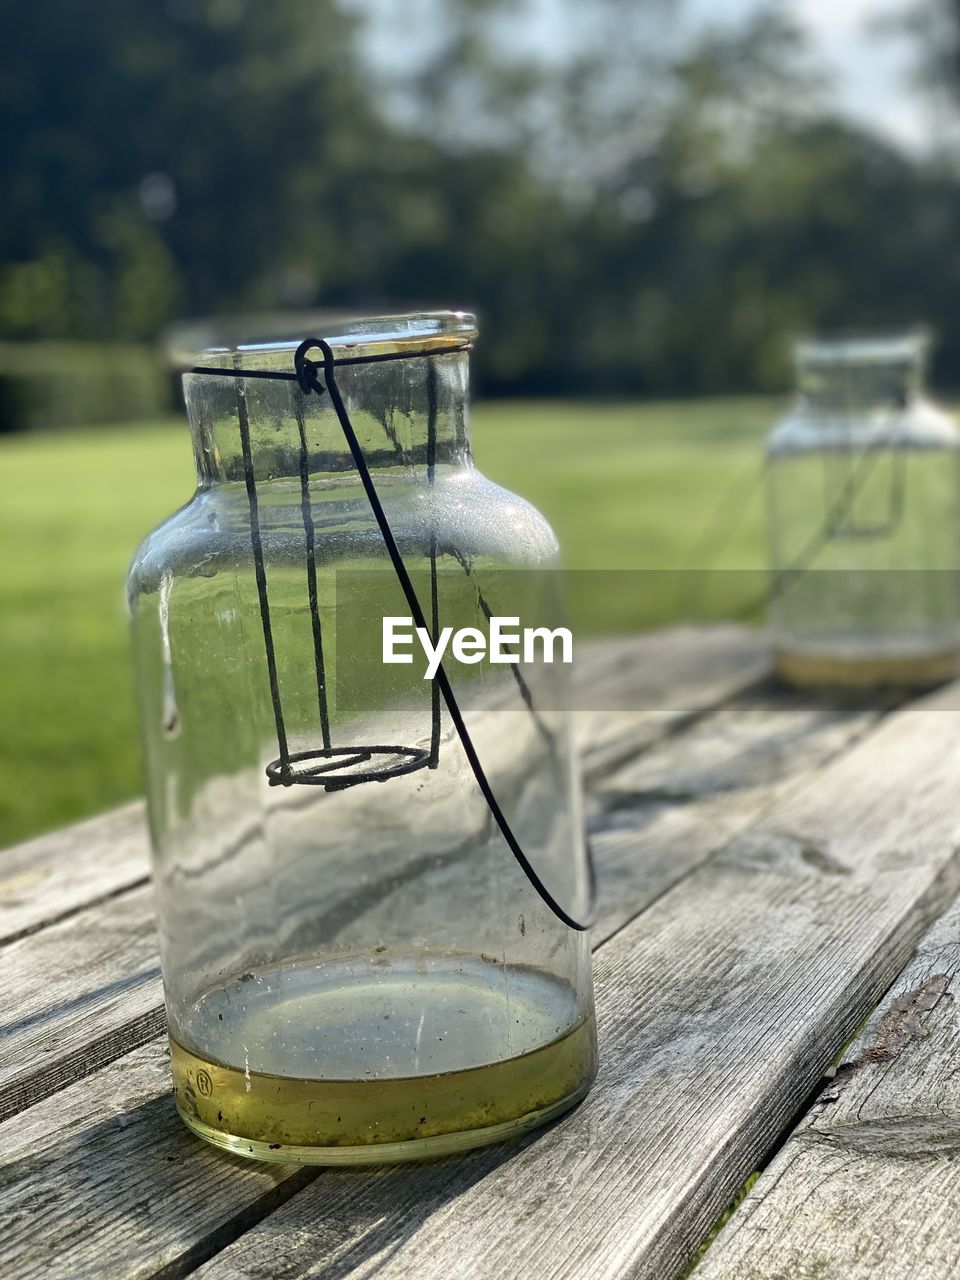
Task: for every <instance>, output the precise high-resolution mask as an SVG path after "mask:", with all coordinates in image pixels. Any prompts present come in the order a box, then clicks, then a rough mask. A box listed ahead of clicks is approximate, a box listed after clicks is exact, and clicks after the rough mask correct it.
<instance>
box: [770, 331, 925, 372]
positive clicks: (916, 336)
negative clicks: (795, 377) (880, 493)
mask: <svg viewBox="0 0 960 1280" xmlns="http://www.w3.org/2000/svg"><path fill="white" fill-rule="evenodd" d="M930 346H931V337H930V334H929V333H928V332H926V331H925V330H923V329H914V330H910V331H908V332H906V333H888V334H845V335H844V334H838V335H837V336H836V337H830V336H829V335H816V336H813V335H811V336H809V337H803V338H800V339H799V340H798V341H797V342H796V343H795V345H794V355H795V358H796V361H797V363H798V364H799V365H811V364H816V365H821V366H827V367H829V366H839V365H882V364H909V363H913V362H916V361H922V360H924V359H925V358H926V356H927V354H928V352H929V350H930Z"/></svg>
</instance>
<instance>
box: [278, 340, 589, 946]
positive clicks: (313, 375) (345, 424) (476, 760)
mask: <svg viewBox="0 0 960 1280" xmlns="http://www.w3.org/2000/svg"><path fill="white" fill-rule="evenodd" d="M314 350H316V351H320V352H321V353H322V355H323V377H324V381H323V382H321V381H320V376H319V370H320V364H319V363H318V362H317V361H314V360H309V359H308V358H307V354H308V352H310V351H314ZM335 365H336V358H335V356H334V354H333V350H332V349H331V347H330V344H329V343H328V342H325V341H324V340H323V339H322V338H307V339H305V340H304V341H303V342H301V343H300V346H299V347H298V348H297V351H296V354H295V356H294V367H295V369H296V375H297V381H298V382H299V384H300V389H301V391H303V393H304V395H309V394H310V393H311V392H313V393H314V394H316V395H318V396H322V395H323V394H324V393H325V392H326V393H328V394H329V396H330V402H331V404H332V405H333V408H334V412H335V413H336V415H337V419H338V421H339V423H340V429H341V430H342V431H343V435H344V438H345V440H346V442H347V447H348V448H349V450H350V453H351V455H352V457H353V461H354V465H355V466H356V468H357V472H358V474H359V476H360V482H361V484H362V485H363V489H364V492H365V494H366V496H367V501H368V502H369V504H370V509H371V511H372V512H373V515H374V519H375V520H376V522H377V525H378V527H379V529H380V534H381V537H382V538H383V542H384V545H385V546H386V548H387V554H388V555H389V556H390V561H391V563H392V565H393V571H394V573H395V574H396V576H397V581H398V582H399V583H400V587H401V590H402V591H403V594H404V597H405V598H406V601H407V607H408V608H409V610H410V613H411V615H412V617H413V620H414V622H415V624H416V625H417V626H418V627H421V628H422V629H423V630H424V631H427V632H429V631H430V627H429V625H428V623H427V618H426V615H425V613H424V611H423V608H422V607H421V604H420V600H419V597H418V596H417V592H416V588H415V587H414V585H413V581H412V580H411V578H410V575H409V573H408V572H407V567H406V565H405V564H404V562H403V556H402V555H401V554H400V548H399V547H398V545H397V540H396V538H395V537H394V536H393V530H392V529H391V528H390V521H389V520H388V519H387V514H386V512H385V511H384V509H383V504H382V503H381V501H380V496H379V494H378V493H377V487H376V485H375V484H374V482H373V477H372V475H371V474H370V468H369V467H368V466H367V460H366V458H365V457H364V456H363V449H362V448H361V446H360V441H359V440H358V439H357V435H356V432H355V431H354V429H353V424H352V423H351V421H350V415H349V413H348V412H347V407H346V405H345V404H344V402H343V397H342V396H341V394H340V388H339V387H338V386H337V380H336V376H335V375H334V367H335ZM434 679H435V681H436V684H437V685H439V687H440V692H441V694H442V695H443V700H444V702H445V703H446V706H447V711H448V712H449V714H450V719H451V720H452V721H453V725H454V728H455V729H456V731H457V737H458V738H459V739H460V743H461V745H462V747H463V751H464V754H465V755H466V757H467V761H468V762H469V765H470V768H471V771H472V772H473V776H474V778H475V779H476V783H477V786H478V787H479V788H480V791H481V794H482V795H483V798H484V800H485V801H486V803H487V807H488V808H489V810H490V812H491V814H492V815H493V818H494V821H495V822H496V824H497V826H498V827H499V829H500V834H501V835H502V836H503V838H504V840H505V841H506V842H507V846H508V848H509V849H510V852H511V853H512V854H513V856H514V858H516V860H517V862H518V863H519V865H520V867H521V869H522V871H523V873H524V875H526V877H527V879H528V880H529V881H530V884H531V885H532V886H533V888H534V889H535V890H536V891H537V893H538V894H539V896H540V897H541V898H542V900H543V901H544V902H545V903H546V905H547V906H548V907H549V908H550V910H551V911H552V912H553V914H554V915H555V916H556V917H557V918H558V919H559V920H561V921H562V922H563V923H564V924H566V925H568V926H569V927H570V928H571V929H575V930H577V932H580V933H582V932H584V931H586V930H587V929H589V928H590V926H591V924H592V923H593V920H594V917H595V915H596V898H597V892H596V885H597V881H596V870H595V867H594V862H593V856H592V853H591V850H590V842H589V840H587V842H586V857H587V869H588V877H589V907H588V913H587V918H586V920H583V921H580V920H575V919H574V918H573V916H571V915H570V914H569V912H567V911H565V910H564V909H563V907H562V906H561V905H560V903H559V902H558V901H557V900H556V898H555V897H554V896H553V894H552V893H551V892H550V890H549V889H548V888H547V886H546V885H545V884H544V882H543V881H542V880H541V879H540V877H539V875H537V872H536V871H535V870H534V868H533V865H532V864H531V862H530V861H529V859H528V858H527V856H526V854H525V853H524V852H523V849H522V848H521V846H520V842H519V841H518V840H517V837H516V836H515V835H514V833H513V830H512V828H511V826H510V823H509V822H508V821H507V817H506V815H505V814H504V812H503V810H502V809H501V808H500V804H499V802H498V800H497V797H496V796H495V795H494V792H493V788H492V787H491V785H490V781H489V779H488V778H487V775H486V772H485V771H484V768H483V765H482V764H481V762H480V757H479V755H478V753H477V749H476V747H475V746H474V743H473V739H472V738H471V737H470V733H469V731H468V729H467V726H466V722H465V721H464V718H463V713H462V712H461V710H460V704H459V703H458V702H457V698H456V695H455V694H454V692H453V686H452V685H451V683H450V678H449V677H448V675H447V673H446V671H445V670H444V667H443V663H442V662H441V663H440V665H439V667H438V668H437V673H436V676H435V677H434Z"/></svg>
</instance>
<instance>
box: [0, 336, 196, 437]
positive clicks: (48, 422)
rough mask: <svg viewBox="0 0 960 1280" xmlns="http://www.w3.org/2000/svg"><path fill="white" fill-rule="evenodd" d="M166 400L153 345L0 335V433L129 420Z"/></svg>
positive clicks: (160, 409)
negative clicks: (4, 337) (1, 338)
mask: <svg viewBox="0 0 960 1280" xmlns="http://www.w3.org/2000/svg"><path fill="white" fill-rule="evenodd" d="M173 404H174V384H173V378H172V377H171V375H170V374H169V373H168V371H167V370H166V368H165V367H164V364H163V360H162V357H161V356H160V354H159V353H158V352H157V350H156V349H155V348H153V347H148V346H131V345H119V344H115V345H103V344H96V343H86V342H0V432H11V431H31V430H34V429H37V428H43V429H48V428H60V427H77V426H86V425H88V424H91V423H101V422H135V421H138V420H140V419H143V418H150V417H155V416H156V415H157V414H158V413H165V412H167V411H169V410H170V409H171V408H172V407H173Z"/></svg>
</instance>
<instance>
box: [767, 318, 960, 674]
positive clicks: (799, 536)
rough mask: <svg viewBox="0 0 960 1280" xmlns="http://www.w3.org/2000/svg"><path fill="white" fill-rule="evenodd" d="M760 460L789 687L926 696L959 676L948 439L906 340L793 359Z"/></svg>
mask: <svg viewBox="0 0 960 1280" xmlns="http://www.w3.org/2000/svg"><path fill="white" fill-rule="evenodd" d="M798 363H799V365H800V386H801V390H800V395H799V397H798V399H797V401H796V403H795V404H794V406H793V408H792V410H791V412H790V413H789V414H788V416H787V417H786V418H785V419H784V420H783V421H782V422H781V423H780V424H778V426H777V427H776V429H775V430H774V432H773V434H772V436H771V438H770V441H769V444H768V450H767V461H768V500H769V528H770V544H771V563H772V568H773V582H772V599H771V606H770V620H771V627H772V630H773V635H774V644H775V648H776V661H777V667H778V670H779V672H780V674H781V675H782V676H784V677H785V678H787V679H788V680H789V681H790V682H791V683H794V684H797V685H801V686H813V685H815V686H830V685H836V686H858V687H864V688H865V687H874V686H884V685H887V686H902V687H925V686H932V685H935V684H937V683H939V682H941V681H943V680H947V679H950V678H952V677H953V676H954V675H955V674H956V671H957V665H958V661H957V655H958V629H960V594H958V573H957V570H958V568H960V436H958V432H957V429H956V427H955V425H954V423H953V421H952V420H951V419H950V418H949V416H948V415H946V414H945V413H943V412H942V411H941V410H939V409H938V408H937V407H936V406H935V405H933V404H932V403H931V402H930V401H929V400H927V399H926V397H925V396H924V395H923V392H922V387H921V374H922V346H921V345H920V344H919V343H918V342H917V341H911V340H910V339H902V340H891V341H887V342H882V343H863V344H860V343H853V344H849V343H840V344H827V343H823V344H816V345H807V346H804V347H802V348H801V351H800V353H799V358H798Z"/></svg>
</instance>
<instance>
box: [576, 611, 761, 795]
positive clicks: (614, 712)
mask: <svg viewBox="0 0 960 1280" xmlns="http://www.w3.org/2000/svg"><path fill="white" fill-rule="evenodd" d="M770 671H771V657H770V649H769V640H768V639H767V637H766V636H765V634H764V633H763V632H760V631H746V630H744V628H742V627H732V626H721V627H710V628H705V629H700V628H694V627H680V628H677V629H675V630H672V631H660V632H652V633H651V634H649V635H644V636H627V637H624V638H621V639H618V640H612V641H606V642H603V643H602V644H594V645H585V646H583V647H582V649H579V650H578V651H577V664H576V667H575V671H574V705H575V715H576V724H577V732H578V737H579V740H580V742H581V743H582V750H583V761H584V771H585V775H586V777H587V780H588V782H591V781H593V780H594V779H596V778H598V777H601V776H602V775H603V774H604V773H606V772H607V771H609V770H610V769H612V768H615V767H616V766H617V765H618V764H620V763H621V762H623V761H624V760H629V759H631V758H632V757H633V756H635V755H636V753H637V751H638V750H640V749H641V748H642V747H645V746H649V745H650V744H652V743H653V742H657V741H659V740H660V739H662V738H663V737H664V736H665V735H667V734H669V733H673V732H675V731H676V730H677V729H680V728H685V727H687V726H688V725H689V724H691V723H693V721H695V720H696V719H697V718H698V717H699V716H701V715H703V714H705V713H706V712H709V711H712V710H713V709H714V708H715V707H718V706H721V705H722V704H723V703H725V702H729V701H730V700H731V699H733V698H735V697H737V696H738V695H739V694H741V693H743V692H745V691H746V690H747V689H752V688H755V687H756V686H758V685H760V684H762V683H763V682H764V681H766V680H767V679H768V678H769V676H770Z"/></svg>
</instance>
